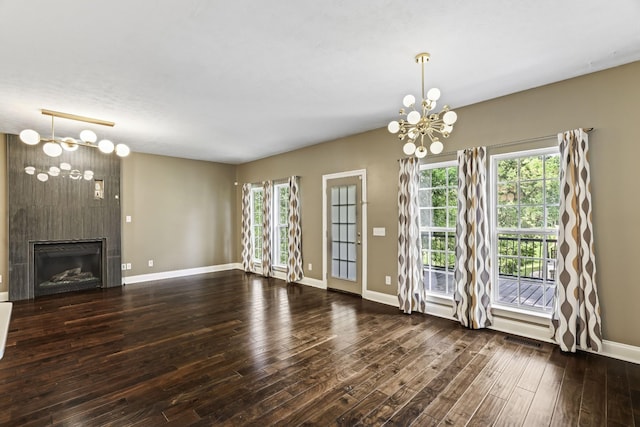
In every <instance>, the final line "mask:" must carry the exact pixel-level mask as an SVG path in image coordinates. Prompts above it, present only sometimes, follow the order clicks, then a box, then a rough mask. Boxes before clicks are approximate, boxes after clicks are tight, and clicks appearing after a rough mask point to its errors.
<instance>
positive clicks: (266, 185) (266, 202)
mask: <svg viewBox="0 0 640 427" xmlns="http://www.w3.org/2000/svg"><path fill="white" fill-rule="evenodd" d="M272 205H273V184H272V182H271V181H264V182H263V183H262V275H263V276H264V277H271V276H273V266H272V265H271V223H272V220H271V211H272V209H273V208H272Z"/></svg>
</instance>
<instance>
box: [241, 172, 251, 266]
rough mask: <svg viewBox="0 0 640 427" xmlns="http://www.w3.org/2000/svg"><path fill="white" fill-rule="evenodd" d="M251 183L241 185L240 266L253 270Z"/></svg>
mask: <svg viewBox="0 0 640 427" xmlns="http://www.w3.org/2000/svg"><path fill="white" fill-rule="evenodd" d="M251 211H252V209H251V184H243V185H242V268H243V269H244V271H246V272H250V271H253V256H252V255H253V239H252V238H251V214H252V212H251Z"/></svg>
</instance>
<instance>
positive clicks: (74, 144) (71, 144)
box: [60, 138, 78, 151]
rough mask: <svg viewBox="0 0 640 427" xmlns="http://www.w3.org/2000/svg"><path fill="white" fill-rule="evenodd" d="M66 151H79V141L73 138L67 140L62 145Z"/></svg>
mask: <svg viewBox="0 0 640 427" xmlns="http://www.w3.org/2000/svg"><path fill="white" fill-rule="evenodd" d="M60 145H61V146H62V148H63V149H64V150H65V151H76V150H77V149H78V141H76V140H75V139H73V138H65V139H63V140H62V142H61V143H60Z"/></svg>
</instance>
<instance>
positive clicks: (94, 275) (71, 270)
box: [33, 240, 102, 296]
mask: <svg viewBox="0 0 640 427" xmlns="http://www.w3.org/2000/svg"><path fill="white" fill-rule="evenodd" d="M33 263H34V274H33V279H34V280H33V284H34V293H35V296H39V295H48V294H53V293H59V292H68V291H73V290H80V289H90V288H95V287H100V286H102V241H101V240H99V241H90V242H85V241H83V242H46V243H35V244H34V246H33Z"/></svg>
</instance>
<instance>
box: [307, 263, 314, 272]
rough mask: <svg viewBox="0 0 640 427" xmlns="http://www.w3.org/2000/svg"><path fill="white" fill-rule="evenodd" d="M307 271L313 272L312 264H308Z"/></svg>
mask: <svg viewBox="0 0 640 427" xmlns="http://www.w3.org/2000/svg"><path fill="white" fill-rule="evenodd" d="M307 270H309V271H311V270H313V264H311V263H309V268H308V269H307Z"/></svg>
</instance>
